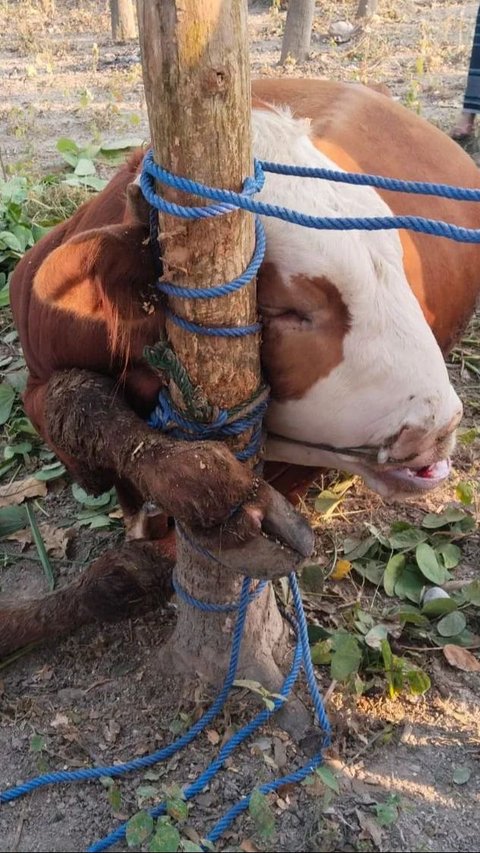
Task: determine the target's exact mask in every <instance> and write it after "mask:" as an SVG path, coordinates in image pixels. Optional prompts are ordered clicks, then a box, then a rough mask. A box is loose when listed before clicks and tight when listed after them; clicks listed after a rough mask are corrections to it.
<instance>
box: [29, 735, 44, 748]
mask: <svg viewBox="0 0 480 853" xmlns="http://www.w3.org/2000/svg"><path fill="white" fill-rule="evenodd" d="M45 747H46V742H45V738H44V736H43V735H32V737H31V738H30V752H43V750H44V749H45Z"/></svg>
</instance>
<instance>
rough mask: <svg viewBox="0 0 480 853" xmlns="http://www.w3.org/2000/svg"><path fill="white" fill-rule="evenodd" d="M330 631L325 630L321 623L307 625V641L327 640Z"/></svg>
mask: <svg viewBox="0 0 480 853" xmlns="http://www.w3.org/2000/svg"><path fill="white" fill-rule="evenodd" d="M331 633H332V632H331V631H326V630H325V628H322V626H321V625H309V626H308V642H309V643H312V644H313V643H318V641H319V640H328V639H329V637H330V636H331Z"/></svg>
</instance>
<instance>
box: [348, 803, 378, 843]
mask: <svg viewBox="0 0 480 853" xmlns="http://www.w3.org/2000/svg"><path fill="white" fill-rule="evenodd" d="M355 814H356V815H357V818H358V822H359V824H360V826H361V827H362V832H361V836H360V837H363V838H366V839H370V838H371V839H372V841H373V843H374V844H375V847H379V848H380V849H381V847H382V842H383V832H382V829H381V828H380V826H379V825H378V823H377V821H376V820H375V818H374V817H370V816H369V815H366V814H364V812H361V811H360V809H355Z"/></svg>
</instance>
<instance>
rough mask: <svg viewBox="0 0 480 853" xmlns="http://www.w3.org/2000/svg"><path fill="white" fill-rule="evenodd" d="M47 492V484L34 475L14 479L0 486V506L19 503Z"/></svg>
mask: <svg viewBox="0 0 480 853" xmlns="http://www.w3.org/2000/svg"><path fill="white" fill-rule="evenodd" d="M46 494H47V484H46V483H45V482H43V481H42V480H37V479H36V477H27V478H26V479H25V480H15V481H14V482H13V483H8V484H7V485H6V486H0V507H2V506H13V505H14V504H21V503H22V502H23V501H24V500H26V499H27V498H38V497H40V496H41V497H43V495H46Z"/></svg>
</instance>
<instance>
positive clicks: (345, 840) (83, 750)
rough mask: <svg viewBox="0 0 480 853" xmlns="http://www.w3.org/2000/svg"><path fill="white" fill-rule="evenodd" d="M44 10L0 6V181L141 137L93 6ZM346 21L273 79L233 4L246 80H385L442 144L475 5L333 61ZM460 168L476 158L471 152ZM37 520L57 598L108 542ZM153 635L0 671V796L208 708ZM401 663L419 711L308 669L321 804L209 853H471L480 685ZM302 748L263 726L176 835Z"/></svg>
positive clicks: (329, 19)
mask: <svg viewBox="0 0 480 853" xmlns="http://www.w3.org/2000/svg"><path fill="white" fill-rule="evenodd" d="M56 5H57V13H56V15H55V17H54V18H49V17H48V16H47V15H45V13H44V12H43V11H42V7H41V4H40V3H37V2H35V0H0V69H1V79H2V98H1V101H0V126H1V137H0V138H1V152H2V160H3V167H4V168H5V169H6V170H8V172H9V173H20V174H28V175H44V174H45V173H47V172H55V171H57V170H59V169H60V168H61V165H62V164H61V162H60V158H59V155H58V152H57V151H56V147H55V146H56V142H57V140H58V138H59V137H61V136H67V137H70V138H74V139H75V140H76V141H77V142H84V143H86V142H89V141H91V140H92V139H96V140H99V139H100V140H102V141H113V140H115V139H118V138H119V137H121V136H126V135H128V136H132V135H134V136H139V137H143V138H145V139H147V138H148V127H147V121H146V112H145V104H144V97H143V90H142V82H141V68H140V64H139V51H138V46H137V44H136V43H134V42H132V43H130V44H128V45H123V46H119V45H116V44H113V43H112V41H111V39H110V33H109V17H108V13H107V5H108V4H107V3H106V2H100V0H77V2H75V0H57V4H56ZM356 5H357V0H350V2H342V0H324V2H318V3H317V12H316V18H315V25H314V34H313V39H312V51H311V56H310V58H309V59H308V61H307V62H305V63H304V64H302V65H295V64H290V65H288V66H287V67H286V68H280V67H279V66H278V65H277V62H278V58H279V54H280V44H281V34H282V30H283V25H284V18H285V12H284V11H278V10H276V9H275V5H274V4H272V7H271V5H270V3H269V2H257V3H251V4H250V12H251V15H250V36H251V56H252V71H253V72H254V73H255V74H258V75H269V76H281V75H287V76H291V75H293V76H329V77H332V78H335V79H348V80H359V81H362V82H368V81H371V82H372V81H374V82H385V83H386V84H387V85H388V87H389V88H390V91H391V92H392V94H393V96H394V97H397V98H399V99H400V100H401V101H402V102H403V103H405V104H406V105H407V106H409V107H410V108H411V109H415V110H418V112H420V113H421V114H422V115H423V116H425V117H426V118H428V119H429V120H431V121H432V122H434V123H435V124H437V125H438V126H439V127H440V128H442V129H444V130H446V131H448V129H449V127H450V126H451V125H452V123H453V120H454V117H455V115H456V114H457V112H458V110H459V108H460V106H461V99H462V94H463V88H464V84H465V77H466V68H467V63H468V56H469V51H470V45H471V38H472V33H473V24H474V18H475V14H476V10H477V3H476V2H466V0H465V2H450V0H395V2H394V0H379V12H378V14H377V15H376V16H375V17H374V18H373V19H372V21H371V22H369V24H368V25H367V26H366V27H365V28H364V29H363V31H362V32H361V33H359V34H358V35H357V36H355V38H354V39H353V40H350V41H346V42H344V43H340V44H338V43H336V42H335V40H334V39H332V37H331V36H330V35H329V34H328V31H329V27H330V25H331V24H332V23H334V22H336V21H339V20H345V19H352V18H353V14H354V11H355V8H356ZM471 153H472V154H473V155H474V156H475V155H476V153H477V141H476V140H474V141H473V142H472V144H471ZM471 335H473V337H474V338H475V339H477V338H478V327H475V326H472V332H471ZM450 369H451V372H452V378H453V380H454V383H455V385H456V387H457V389H458V391H459V393H460V396H461V397H462V399H463V400H464V402H465V405H466V419H465V424H464V426H465V427H468V426H470V425H473V424H475V423H478V417H479V409H480V395H479V392H478V377H477V375H476V374H475V373H472V372H471V371H470V370H468V369H467V367H466V366H465V364H464V363H462V352H461V351H459V353H458V355H457V358H456V359H455V363H452V364H451V365H450ZM478 467H479V463H478V440H477V442H476V443H474V444H473V445H469V446H468V447H466V446H465V447H461V448H460V449H459V452H458V456H457V459H456V468H455V474H454V476H453V477H452V480H451V481H450V483H449V484H448V486H446V487H445V488H444V489H443V490H441V491H439V492H437V493H435V495H433V496H431V497H429V498H428V499H426V500H420V499H419V500H414V501H411V502H410V503H409V504H408V505H406V506H404V507H398V506H388V505H386V504H385V503H384V502H383V501H382V500H381V499H380V498H379V497H377V496H375V495H372V493H370V492H369V491H367V489H366V488H365V487H364V486H363V485H362V484H361V483H360V482H358V483H356V485H355V487H354V488H353V489H352V490H351V491H350V492H349V493H348V495H347V497H346V498H345V500H344V502H343V504H342V506H341V511H340V513H337V515H336V516H335V517H333V518H332V519H331V520H330V521H328V522H324V521H323V520H321V519H320V518H319V517H318V516H316V515H315V514H314V512H313V498H314V497H315V495H316V493H317V492H318V489H317V490H315V489H313V490H312V500H309V501H307V503H306V507H305V509H306V511H307V512H309V513H310V514H311V518H312V521H313V522H314V523H316V524H317V525H318V550H319V553H320V554H323V555H324V556H325V558H326V559H330V558H331V555H332V552H333V545H332V543H335V544H337V545H339V544H341V542H342V540H343V538H344V537H345V536H346V535H352V534H356V535H357V536H360V535H362V534H363V532H364V523H365V522H373V523H375V524H376V525H377V526H380V527H382V526H387V525H388V524H389V523H391V522H392V521H394V520H397V519H399V518H402V519H407V520H411V521H413V522H414V523H415V522H418V520H419V519H420V517H421V516H422V514H423V513H424V512H425V511H429V510H432V509H440V508H442V507H443V506H444V505H445V504H446V503H448V502H450V501H452V500H455V484H456V483H457V482H458V481H459V480H468V481H473V482H478ZM321 485H322V484H319V488H320V487H321ZM43 507H44V511H45V513H46V514H47V516H48V520H49V521H50V522H51V523H52V524H54V525H55V526H57V527H61V526H65V527H74V538H73V540H72V543H71V546H70V550H69V551H68V559H65V560H57V561H55V568H56V571H57V574H58V578H59V582H60V583H61V582H62V581H63V580H64V579H65V578H67V577H68V576H69V575H71V574H73V573H75V572H78V571H81V569H82V566H84V565H85V564H86V563H87V562H89V561H90V560H92V559H93V558H94V557H95V556H96V555H97V554H98V553H99V552H101V551H102V550H103V549H104V548H105V547H107V544H108V545H110V544H112V542H113V541H115V538H119V537H120V536H121V532H120V530H119V529H117V530H113V531H112V530H109V531H108V532H92V531H85V529H84V528H78V527H75V526H74V525H75V514H74V513H75V504H74V502H73V501H72V499H71V494H70V486H69V485H66V484H64V483H62V484H60V486H58V485H57V486H55V487H53V486H52V488H51V489H50V490H49V494H48V496H47V498H46V499H45V500H44V501H43ZM475 508H476V505H475ZM77 509H78V505H77ZM479 551H480V546H479V540H478V534H477V533H474V534H472V535H471V536H470V537H469V539H468V541H467V542H465V543H464V557H463V562H462V565H461V566H460V568H459V570H458V571H459V572H461V573H462V576H463V577H475V576H476V573H477V570H478V563H479ZM6 552H7V553H8V555H9V557H8V559H6V560H5V562H6V568H5V569H3V570H2V574H1V588H2V591H5V592H9V593H20V592H26V591H28V592H29V593H30V594H31V593H34V592H39V591H41V590H43V589H44V588H45V581H44V578H43V576H42V573H41V569H40V566H39V563H38V560H36V559H35V551H34V549H32V548H30V549H27V550H25V551H22V552H20V549H19V547H18V546H15V545H13V544H9V545H7V546H6ZM13 557H14V559H13ZM361 595H362V592H361V590H359V589H358V588H357V587H356V586H355V584H354V581H352V580H345V581H343V582H342V583H337V584H334V583H330V584H328V585H327V587H326V589H325V596H324V598H323V599H322V601H321V602H320V604H317V605H314V604H313V603H312V602H311V601H310V600H308V601H307V605H308V609H309V613H310V614H311V613H312V612H314V610H315V607H316V608H317V611H316V616H317V618H318V619H319V620H320V621H321V620H322V618H323V617H325V618H327V615H328V608H330V611H331V609H332V607H333V608H335V607H340V606H342V604H345V603H346V602H348V601H355V600H356V599H357V597H358V596H361ZM362 600H363V599H362ZM173 619H174V611H173V609H171V610H169V611H168V612H167V613H154V614H150V615H149V616H147V617H145V618H143V619H138V620H135V621H134V622H128V623H124V624H122V625H118V626H107V627H105V628H104V629H103V630H102V631H98V630H94V629H85V630H83V631H81V632H79V633H78V634H77V635H76V636H74V637H70V638H68V639H66V640H65V641H63V642H61V643H58V644H55V645H51V646H50V647H46V648H42V649H39V650H35V651H33V652H32V653H31V654H29V655H25V656H23V657H21V658H19V659H18V660H17V661H16V662H15V663H13V664H11V665H9V666H8V667H7V668H5V669H3V670H0V676H1V680H0V790H2V789H5V788H6V787H8V786H11V785H13V784H15V783H17V782H19V781H23V780H25V779H28V778H30V777H31V776H33V775H35V774H36V773H37V772H40V771H42V772H43V771H44V770H45V769H52V770H53V769H62V768H75V767H83V766H85V765H91V764H99V763H102V764H108V763H112V762H120V761H124V760H127V759H130V758H132V757H135V756H139V755H144V754H148V753H149V752H152V751H153V750H155V749H157V748H159V747H160V746H161V745H164V744H166V743H168V742H170V740H171V739H172V738H173V737H174V736H175V735H176V734H178V732H179V731H181V730H183V729H184V727H185V726H186V725H187V724H188V723H189V722H190V721H192V720H194V719H196V718H197V717H198V716H199V715H200V713H201V712H202V710H204V709H205V708H206V706H207V704H208V700H209V699H210V698H211V696H210V692H209V690H208V688H206V687H205V686H204V685H202V684H200V683H188V684H181V683H179V681H178V680H177V679H174V678H173V676H172V677H171V678H169V677H165V675H162V674H159V670H158V654H159V648H160V647H161V645H162V642H163V638H164V636H165V634H166V632H168V630H169V629H170V626H171V624H172V621H173ZM419 662H420V663H421V664H422V665H423V667H424V668H425V669H426V670H427V671H428V672H429V673H430V675H431V677H432V688H431V690H430V691H429V692H428V693H427V694H426V695H425V696H423V697H421V698H414V697H408V696H406V697H401V698H398V699H396V700H395V701H392V700H390V699H388V698H386V696H385V695H384V693H383V692H382V691H373V692H371V693H369V694H368V695H367V696H362V697H353V696H351V695H349V694H348V693H347V692H346V691H343V690H342V689H341V688H340V686H339V685H334V684H333V685H332V684H330V683H329V675H328V670H327V669H326V668H325V667H318V668H317V672H318V679H319V683H320V685H321V687H322V688H323V690H324V691H327V692H328V697H329V698H328V709H329V712H330V715H331V719H332V723H333V726H334V746H333V747H332V749H331V750H330V753H329V758H330V762H331V766H332V767H333V769H334V770H335V772H336V773H337V774H338V778H339V781H340V793H339V794H338V795H336V796H334V797H333V798H332V799H331V801H330V802H326V801H325V789H324V788H323V787H322V786H321V785H320V784H319V783H316V784H314V785H310V786H288V787H287V788H286V789H283V790H282V791H281V792H280V794H279V795H278V796H272V797H271V805H272V808H273V811H274V813H275V818H276V829H275V835H274V837H273V838H272V839H271V840H270V841H269V842H262V840H261V839H260V838H259V836H258V834H256V830H255V827H254V824H253V823H252V820H251V818H250V817H248V816H244V817H242V818H240V819H238V820H237V821H236V822H235V824H234V825H233V827H232V829H231V831H229V832H228V833H227V834H226V836H225V837H224V838H223V839H222V843H221V844H220V845H219V849H234V850H235V849H242V850H245V851H249V850H256V849H265V850H266V849H270V850H271V849H277V850H284V851H287V850H288V851H296V850H298V851H300V850H302V851H315V850H326V851H330V850H331V851H334V850H335V851H350V850H351V851H365V850H367V851H368V850H376V849H378V850H385V851H386V850H392V851H402V853H406V851H450V850H458V851H469V853H473V851H478V850H480V842H479V822H480V768H479V756H480V741H479V735H480V731H479V728H480V709H479V700H478V692H479V688H480V675H479V674H478V673H463V672H460V671H458V670H453V669H451V668H450V667H449V666H448V664H447V663H446V662H445V660H444V658H443V655H442V653H441V651H439V650H431V651H428V652H425V653H423V655H421V656H420V658H419ZM256 708H257V706H256V705H255V701H254V700H253V699H252V696H251V694H248V693H247V692H246V691H244V692H242V693H240V694H239V693H238V691H237V692H236V693H235V694H234V696H233V697H232V698H231V699H230V701H229V702H228V705H227V707H226V710H225V711H224V712H223V714H222V715H221V716H220V718H219V719H218V720H217V721H215V723H214V724H212V726H211V727H210V729H209V731H208V732H207V734H206V735H203V736H201V737H200V738H199V739H198V741H197V742H195V744H193V745H192V746H190V747H189V748H188V750H186V752H185V754H183V755H182V757H180V758H178V759H177V758H173V759H171V760H170V761H169V762H168V763H167V764H166V765H162V766H158V767H156V768H155V774H156V775H153V776H152V775H151V774H150V776H149V778H147V779H145V778H144V774H142V773H139V774H135V775H134V776H132V777H130V778H129V779H128V780H126V781H124V782H120V783H118V786H119V788H120V790H121V802H120V804H119V803H118V802H116V803H115V804H114V805H112V804H111V799H112V798H110V800H109V798H108V791H107V790H106V788H104V787H102V785H101V784H100V783H99V782H95V783H90V784H81V785H73V786H60V787H56V788H50V789H47V790H43V791H41V792H39V793H36V794H33V795H31V796H28V797H26V798H25V799H24V800H21V801H18V802H16V803H14V804H12V805H9V806H4V807H2V808H0V850H1V851H80V850H83V849H85V847H86V846H88V844H90V843H92V842H93V841H94V840H95V839H97V838H99V837H101V836H102V835H104V834H106V833H107V832H109V831H111V830H112V829H113V828H114V827H116V826H117V824H118V821H119V819H121V818H123V819H126V818H127V817H129V816H130V815H131V814H133V813H134V812H135V811H137V810H138V807H139V804H141V792H140V791H139V786H145V785H150V786H153V787H154V788H156V789H157V795H158V797H161V796H162V792H163V786H165V785H166V784H171V783H172V782H177V783H178V784H181V785H183V784H186V783H188V782H189V781H191V780H192V779H193V778H194V777H195V775H197V773H198V772H199V771H200V770H201V769H203V768H204V767H205V766H206V764H207V763H208V762H209V760H211V758H212V757H213V755H214V753H215V749H216V744H217V743H218V742H221V741H222V739H223V737H224V735H225V734H226V733H231V732H232V731H233V728H234V727H235V726H238V725H240V724H241V723H242V722H245V721H246V720H247V719H249V718H250V717H251V715H252V714H253V713H254V711H255V710H256ZM36 735H39V736H40V739H38V738H37V740H35V736H36ZM32 738H34V740H33V741H32ZM35 746H37V750H35V748H34V747H35ZM302 746H303V750H306V751H307V752H308V749H307V746H306V745H305V744H303V745H302ZM38 747H39V748H38ZM303 750H302V747H301V746H300V745H299V744H297V743H295V742H294V741H292V740H291V739H290V738H289V737H288V736H287V735H286V734H285V733H284V732H283V731H282V730H281V729H279V728H276V727H275V726H270V727H268V728H267V729H265V730H263V731H262V732H261V733H260V735H257V736H256V737H255V739H254V740H253V742H249V743H248V745H246V746H244V747H242V748H241V749H240V750H239V751H238V752H237V753H236V754H235V756H234V757H232V759H230V760H229V762H228V766H227V767H226V769H225V770H224V771H223V772H222V773H220V774H219V776H218V777H217V779H216V780H215V781H214V782H212V783H211V785H210V786H209V788H208V789H207V790H206V791H205V792H204V793H203V794H201V795H200V796H199V797H198V798H197V800H196V804H195V806H194V807H193V808H192V810H191V812H190V816H189V820H188V827H189V830H188V832H189V834H190V837H191V838H192V839H194V838H195V837H196V836H195V832H198V833H199V835H200V836H203V835H204V834H205V833H206V832H207V831H208V830H209V829H210V828H211V827H212V826H213V824H214V823H215V821H216V819H217V818H218V817H219V816H220V815H221V814H222V813H223V812H224V811H226V810H227V808H228V807H229V806H230V805H231V804H233V803H234V802H235V801H236V800H237V799H239V798H240V796H241V795H242V794H243V793H246V792H248V791H250V790H251V789H252V788H253V787H255V786H256V785H258V784H259V783H260V782H263V781H268V780H270V779H271V778H273V777H274V776H276V775H280V774H283V773H286V772H288V771H289V770H290V769H292V768H293V767H295V766H297V765H298V764H299V763H300V764H301V763H304V761H305V760H306V759H305V754H304V751H303ZM458 767H466V768H468V770H470V771H471V775H470V777H469V779H468V781H466V782H465V784H462V785H459V784H456V783H455V782H454V780H453V775H454V771H455V769H456V768H458ZM151 793H154V792H151ZM391 795H399V798H400V799H399V811H398V817H397V819H395V820H393V821H392V822H391V823H390V824H389V825H387V826H385V827H383V828H381V827H380V826H379V824H378V822H377V821H376V820H375V805H376V804H378V803H385V802H386V801H387V800H388V798H389V797H391ZM139 798H140V799H139ZM147 804H150V803H149V802H148V801H147ZM116 849H119V850H124V849H126V847H125V846H124V845H119V846H118V847H117V848H116Z"/></svg>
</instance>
